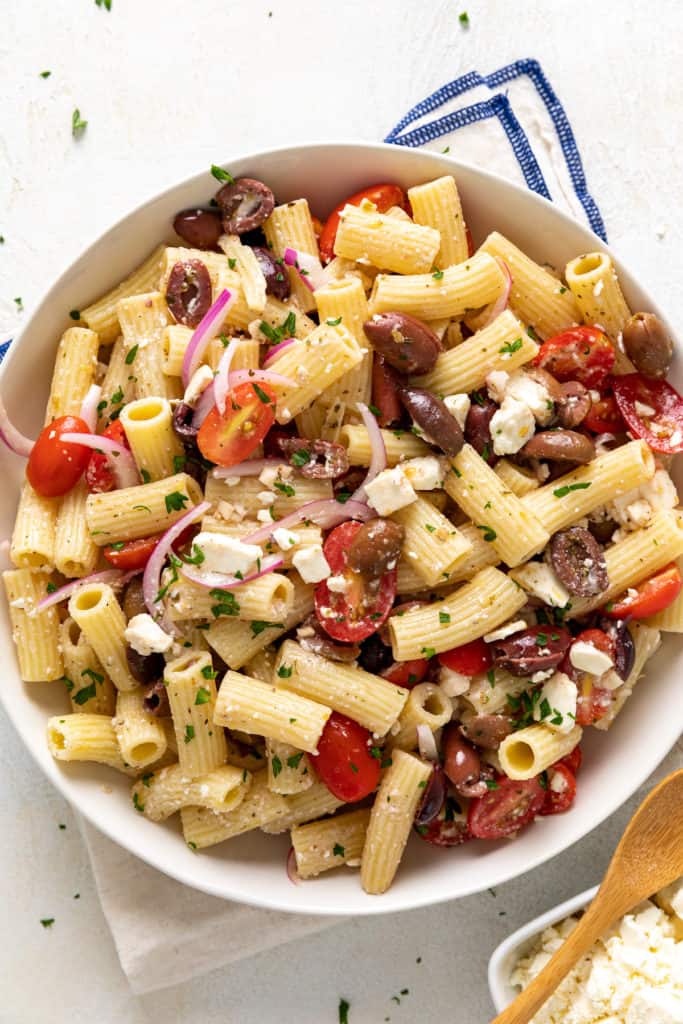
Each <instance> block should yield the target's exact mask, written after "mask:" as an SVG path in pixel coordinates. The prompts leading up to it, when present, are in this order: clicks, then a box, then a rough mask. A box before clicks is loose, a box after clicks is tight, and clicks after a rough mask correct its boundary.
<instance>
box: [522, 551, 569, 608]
mask: <svg viewBox="0 0 683 1024" xmlns="http://www.w3.org/2000/svg"><path fill="white" fill-rule="evenodd" d="M513 575H514V579H515V581H516V582H517V583H519V584H520V586H522V587H524V589H525V590H526V591H527V592H528V593H530V594H533V595H534V597H538V598H540V599H541V601H543V603H544V604H549V605H552V607H553V608H564V607H565V606H566V605H567V604H568V602H569V601H570V600H571V594H570V593H569V591H568V590H567V589H566V587H565V586H563V584H562V583H560V581H559V579H558V578H557V576H556V575H555V573H554V572H553V570H552V569H551V567H550V566H549V565H547V564H546V563H545V562H527V563H526V565H521V566H520V567H519V568H518V569H515V570H514V572H513Z"/></svg>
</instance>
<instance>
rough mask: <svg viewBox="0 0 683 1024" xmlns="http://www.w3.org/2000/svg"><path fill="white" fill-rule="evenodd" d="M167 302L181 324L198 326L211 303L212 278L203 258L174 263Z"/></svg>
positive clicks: (168, 285) (167, 289) (167, 290)
mask: <svg viewBox="0 0 683 1024" xmlns="http://www.w3.org/2000/svg"><path fill="white" fill-rule="evenodd" d="M166 302H167V303H168V308H169V309H170V311H171V313H172V314H173V316H174V317H175V319H176V321H177V322H178V323H179V324H184V325H185V327H197V326H198V324H199V322H200V320H201V319H202V317H203V316H204V314H205V313H206V312H207V310H208V308H209V306H210V305H211V278H210V277H209V271H208V270H207V269H206V266H205V264H204V263H202V261H201V260H179V261H178V262H177V263H174V265H173V269H172V270H171V274H170V276H169V279H168V284H167V285H166Z"/></svg>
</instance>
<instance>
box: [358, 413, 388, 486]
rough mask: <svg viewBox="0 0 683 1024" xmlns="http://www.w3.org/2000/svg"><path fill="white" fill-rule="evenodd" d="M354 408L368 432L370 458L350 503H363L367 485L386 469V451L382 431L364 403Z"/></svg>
mask: <svg viewBox="0 0 683 1024" xmlns="http://www.w3.org/2000/svg"><path fill="white" fill-rule="evenodd" d="M356 408H357V409H358V412H359V413H360V414H361V417H362V419H363V423H364V424H365V429H366V430H367V432H368V437H369V438H370V448H371V452H372V455H371V457H370V466H369V467H368V472H367V474H366V477H365V480H363V483H362V484H361V485H360V487H358V488H356V490H355V491H354V492H353V494H352V495H351V501H365V500H366V497H367V496H366V493H365V488H366V487H367V485H368V484H369V483H370V482H371V481H372V480H374V479H375V477H376V476H377V475H378V473H381V472H382V470H383V469H386V468H387V449H386V445H385V444H384V438H383V437H382V431H381V430H380V426H379V423H378V422H377V420H376V418H375V417H374V416H373V414H372V413H371V412H370V410H369V409H368V407H367V405H365V403H364V402H356Z"/></svg>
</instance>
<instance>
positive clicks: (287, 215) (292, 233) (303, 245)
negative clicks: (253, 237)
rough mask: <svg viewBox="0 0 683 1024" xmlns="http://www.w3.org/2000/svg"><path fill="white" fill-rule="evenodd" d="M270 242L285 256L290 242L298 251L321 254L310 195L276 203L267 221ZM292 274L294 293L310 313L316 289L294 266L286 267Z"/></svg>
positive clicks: (277, 254)
mask: <svg viewBox="0 0 683 1024" xmlns="http://www.w3.org/2000/svg"><path fill="white" fill-rule="evenodd" d="M263 233H264V234H265V236H266V241H267V242H268V246H269V248H270V249H272V250H273V253H274V254H275V255H276V256H278V257H283V256H284V254H285V249H286V248H287V247H288V246H289V247H291V248H292V249H296V250H297V252H305V253H308V254H309V255H310V256H317V255H318V242H317V239H316V237H315V231H314V230H313V220H312V218H311V211H310V210H309V208H308V201H307V200H306V199H295V200H294V201H293V202H291V203H283V204H282V205H281V206H276V207H275V209H274V210H273V212H272V213H271V215H270V217H269V218H268V220H266V221H265V223H264V225H263ZM283 269H285V270H286V272H287V273H288V274H289V280H290V284H291V287H292V296H293V297H294V298H295V299H296V301H297V303H298V305H299V306H300V308H301V309H302V310H303V311H304V312H305V313H308V312H309V311H310V310H312V309H315V299H314V298H313V292H312V291H311V289H310V288H309V287H308V285H306V284H304V282H303V281H302V280H301V278H300V277H299V275H298V273H297V271H296V269H295V268H294V267H286V268H283Z"/></svg>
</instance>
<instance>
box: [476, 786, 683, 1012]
mask: <svg viewBox="0 0 683 1024" xmlns="http://www.w3.org/2000/svg"><path fill="white" fill-rule="evenodd" d="M681 875H683V768H682V769H681V770H680V771H677V772H673V774H672V775H668V776H667V777H666V778H665V779H664V780H663V781H662V782H660V783H659V785H658V786H656V787H655V789H653V790H652V792H651V793H650V794H649V796H647V797H646V798H645V800H644V801H643V802H642V804H641V805H640V807H639V808H638V810H637V811H636V813H635V814H634V816H633V818H631V821H630V822H629V824H628V826H627V827H626V831H625V832H624V834H623V836H622V837H621V841H620V842H619V845H618V846H617V848H616V850H615V851H614V856H613V857H612V860H611V863H610V865H609V867H608V869H607V874H606V875H605V877H604V879H603V882H602V885H601V886H600V888H599V889H598V892H597V893H596V895H595V898H594V900H593V902H592V903H591V904H590V906H589V907H588V909H587V910H586V912H585V913H584V915H583V917H581V919H580V920H579V923H578V924H577V925H576V927H575V928H574V930H573V931H572V932H571V933H570V935H569V936H568V938H567V939H565V941H564V942H563V943H562V945H561V946H560V948H559V949H558V950H557V952H556V953H555V954H554V956H553V957H552V959H551V960H550V961H549V962H548V963H547V964H546V966H545V967H544V968H543V970H542V971H541V973H540V974H538V975H537V976H536V977H535V978H534V980H533V981H532V982H531V983H530V984H529V985H528V986H527V987H526V988H525V989H524V991H523V992H521V993H520V994H519V995H518V996H517V998H516V999H515V1001H514V1002H513V1003H511V1004H510V1005H509V1006H508V1007H507V1008H506V1009H505V1010H503V1012H502V1013H499V1014H498V1016H497V1017H496V1018H495V1020H493V1021H492V1022H491V1024H529V1021H530V1020H531V1018H532V1017H533V1015H534V1014H535V1013H536V1011H537V1010H539V1009H540V1008H541V1007H542V1006H543V1004H544V1003H545V1002H546V1000H547V999H548V998H549V997H550V996H551V995H552V994H553V992H554V991H555V989H556V988H557V986H558V985H559V984H560V982H561V981H562V979H563V978H564V977H565V976H566V975H567V974H569V972H570V971H571V969H572V967H574V965H575V964H576V963H577V961H578V960H580V959H581V957H582V956H583V955H584V954H585V953H587V952H588V950H589V949H590V947H591V946H592V945H593V943H594V942H595V941H596V940H597V939H599V938H600V936H601V935H603V934H604V932H606V931H607V929H608V928H609V927H610V926H611V925H613V924H614V922H615V921H616V920H618V918H620V917H623V915H624V914H626V913H628V911H629V910H631V909H632V908H633V907H635V906H636V905H637V904H638V903H640V902H641V901H642V900H644V899H647V897H648V896H652V895H653V894H654V893H656V892H657V891H658V890H659V889H663V888H664V886H665V885H670V884H671V882H674V881H675V880H676V879H677V878H680V876H681Z"/></svg>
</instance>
